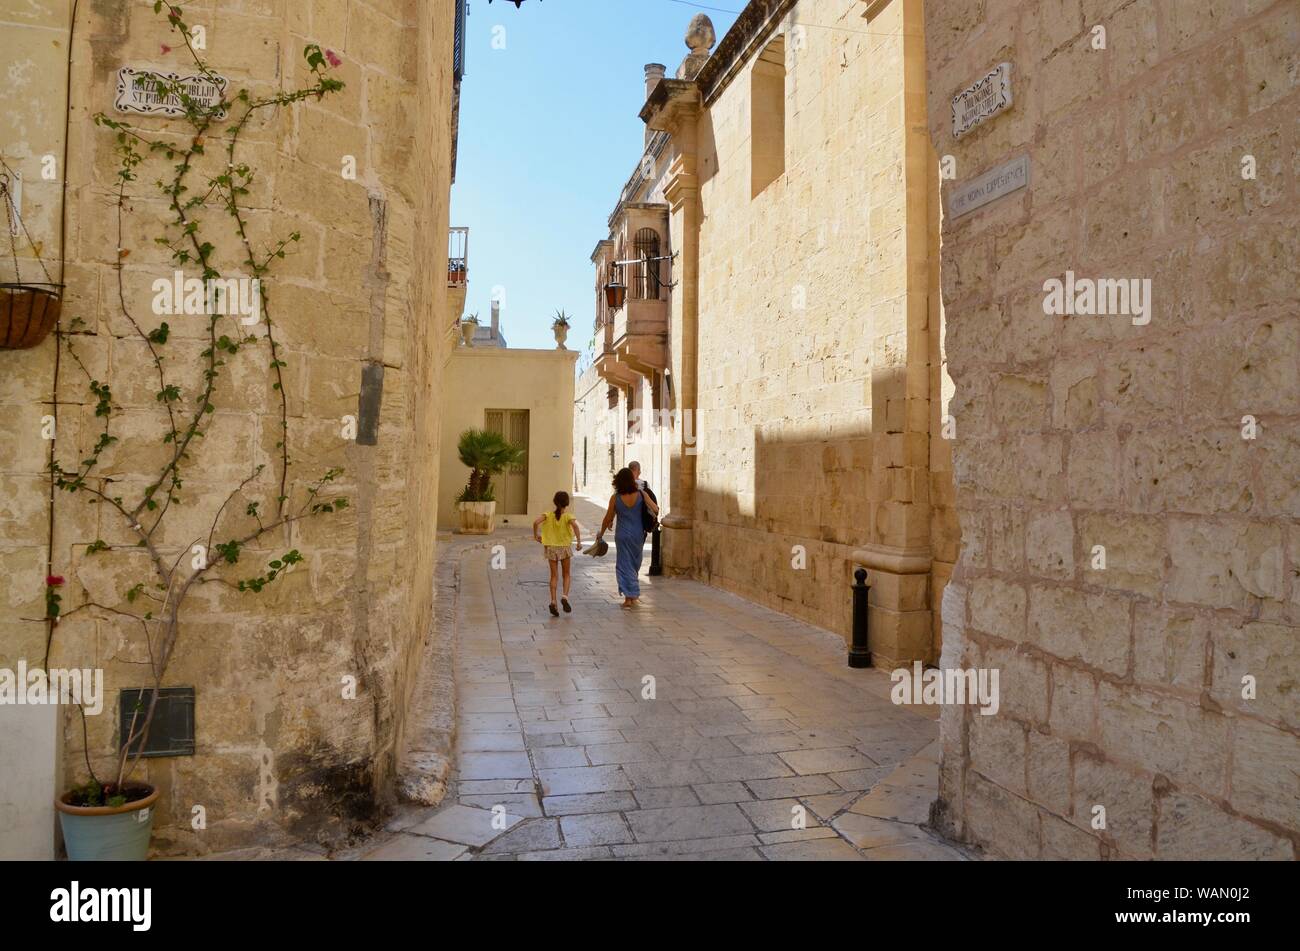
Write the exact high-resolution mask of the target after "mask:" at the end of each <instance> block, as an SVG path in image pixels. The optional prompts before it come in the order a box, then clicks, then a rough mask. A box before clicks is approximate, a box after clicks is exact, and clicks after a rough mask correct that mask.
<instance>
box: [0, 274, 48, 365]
mask: <svg viewBox="0 0 1300 951" xmlns="http://www.w3.org/2000/svg"><path fill="white" fill-rule="evenodd" d="M62 309H63V285H62V284H41V283H28V282H24V283H5V284H0V350H29V349H31V348H32V347H35V346H37V345H38V344H39V343H40V342H41V341H42V340H44V339H45V338H46V337H48V336H49V334H50V331H51V330H53V329H54V326H55V325H56V324H57V323H58V322H59V313H60V311H62Z"/></svg>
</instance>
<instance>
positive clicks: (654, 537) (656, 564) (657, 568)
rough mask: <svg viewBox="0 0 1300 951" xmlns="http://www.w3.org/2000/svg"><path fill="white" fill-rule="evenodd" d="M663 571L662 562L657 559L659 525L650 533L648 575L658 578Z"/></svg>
mask: <svg viewBox="0 0 1300 951" xmlns="http://www.w3.org/2000/svg"><path fill="white" fill-rule="evenodd" d="M663 573H664V566H663V563H662V562H660V560H659V526H658V525H656V526H655V530H654V531H653V532H651V533H650V577H652V578H658V577H659V576H660V575H662V574H663Z"/></svg>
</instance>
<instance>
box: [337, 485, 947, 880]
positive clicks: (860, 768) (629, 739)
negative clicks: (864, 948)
mask: <svg viewBox="0 0 1300 951" xmlns="http://www.w3.org/2000/svg"><path fill="white" fill-rule="evenodd" d="M575 505H576V508H577V509H578V515H579V518H580V519H581V518H584V517H586V518H587V519H588V520H590V519H591V516H592V515H593V512H592V511H587V508H584V507H590V503H589V502H588V500H586V499H584V498H582V497H581V496H579V497H578V498H577V499H576V500H575ZM601 508H603V506H601ZM584 513H585V514H584ZM594 514H595V516H596V518H597V519H598V518H599V514H600V510H599V509H596V510H595V512H594ZM498 534H499V536H500V543H501V544H504V545H505V546H506V548H507V553H508V554H507V559H506V565H507V567H506V568H505V569H501V570H497V569H493V568H491V567H490V553H489V551H488V550H487V549H486V548H478V549H473V550H467V551H465V552H463V553H462V554H461V555H460V559H461V560H460V580H461V589H460V591H459V594H458V600H457V638H458V641H459V653H458V661H457V663H456V666H455V671H456V678H457V693H458V703H459V706H458V709H457V723H456V732H455V734H454V735H455V743H454V749H455V760H454V766H453V769H454V772H453V777H454V778H453V780H452V782H451V783H450V784H449V792H448V799H447V800H446V802H445V804H444V806H442V807H440V808H438V809H437V810H436V811H434V810H429V809H427V808H423V809H414V808H404V809H403V810H401V811H400V812H399V813H397V814H396V815H395V816H394V817H393V819H392V821H391V822H390V823H389V826H390V831H389V832H388V833H386V834H385V835H384V836H382V837H380V838H378V839H376V840H375V843H374V845H373V847H371V848H369V850H368V851H367V850H366V848H365V847H362V848H361V849H360V850H353V851H359V852H360V854H364V855H365V857H367V858H370V859H372V860H373V859H383V858H413V859H420V858H427V859H429V860H435V859H441V860H451V861H466V860H476V861H515V860H518V861H550V860H560V861H565V860H610V859H614V860H622V861H656V860H658V861H818V860H827V861H837V860H860V859H862V858H863V857H864V856H867V857H869V858H872V859H874V860H893V859H896V860H903V861H906V860H916V859H927V860H930V859H933V860H947V859H952V858H954V857H955V858H958V859H961V858H966V857H968V856H966V855H965V853H963V852H962V851H961V850H960V849H956V848H953V847H952V846H950V845H948V844H947V843H945V842H943V841H942V840H941V839H939V838H938V837H937V836H935V835H933V834H932V833H930V832H929V831H928V830H926V829H925V828H924V827H923V823H924V822H926V821H927V820H928V812H929V803H930V801H932V800H933V798H934V792H935V789H936V787H937V764H938V759H939V750H938V746H937V743H936V740H937V736H938V724H937V722H936V721H935V719H934V714H935V711H933V710H929V709H924V710H921V709H916V710H914V709H910V708H903V707H896V706H894V705H893V704H892V703H891V702H890V701H889V687H890V683H889V678H888V674H887V672H885V671H880V670H874V669H868V670H851V669H849V668H848V667H847V666H846V665H845V663H844V642H843V640H842V638H840V637H839V636H838V635H834V634H831V633H829V632H827V631H824V630H821V629H819V628H816V627H814V626H812V625H809V624H806V623H804V622H802V621H798V620H795V619H793V618H790V617H787V616H784V615H781V614H778V613H776V612H774V611H770V610H768V609H766V608H762V607H759V606H757V605H754V604H750V603H748V602H746V601H744V600H742V599H740V598H737V597H735V596H734V595H730V594H727V593H725V592H722V591H720V590H717V589H715V588H711V587H708V586H706V585H703V584H700V583H698V582H695V581H692V580H688V579H683V578H667V577H661V578H646V579H644V580H643V582H642V591H643V604H642V606H641V607H640V609H639V610H638V611H636V612H624V611H621V610H619V608H618V598H617V595H616V593H615V591H616V586H615V584H614V579H613V562H612V560H609V559H604V560H598V559H579V560H578V561H577V562H575V565H574V584H573V591H572V593H571V596H570V600H571V601H572V602H573V604H574V608H575V610H574V613H573V614H569V615H562V616H561V617H559V618H551V617H550V616H549V614H547V613H546V610H545V603H544V598H545V594H544V592H545V587H544V586H545V580H546V575H547V568H546V565H545V562H544V561H542V560H541V559H540V558H538V557H536V551H535V548H534V546H533V545H532V544H531V542H530V540H529V539H527V538H526V537H525V536H526V534H527V533H526V529H525V530H518V529H515V528H514V527H513V526H509V527H503V528H502V529H501V530H499V533H498ZM494 541H495V540H494ZM539 592H540V594H539ZM646 675H653V676H654V677H655V696H654V698H653V699H649V698H646V697H645V696H644V695H643V687H644V682H643V678H644V677H645V676H646ZM900 767H901V768H900ZM494 806H502V807H504V809H505V813H506V815H507V816H508V822H507V823H506V828H500V826H501V825H502V823H501V821H500V820H499V819H498V822H497V823H496V825H497V826H498V828H493V823H492V818H493V815H494V814H493V811H492V809H493V807H494ZM796 808H797V809H800V810H803V817H804V819H805V820H806V826H805V827H804V828H794V827H793V826H794V819H795V814H794V810H795V809H796Z"/></svg>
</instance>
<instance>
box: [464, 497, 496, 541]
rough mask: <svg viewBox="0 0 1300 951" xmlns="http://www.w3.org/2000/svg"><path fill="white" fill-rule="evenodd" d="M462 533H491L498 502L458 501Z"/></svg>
mask: <svg viewBox="0 0 1300 951" xmlns="http://www.w3.org/2000/svg"><path fill="white" fill-rule="evenodd" d="M456 504H457V505H458V506H459V507H460V533H461V534H462V535H491V534H492V529H493V528H494V527H495V526H494V521H495V516H496V511H497V504H496V503H495V502H458V503H456Z"/></svg>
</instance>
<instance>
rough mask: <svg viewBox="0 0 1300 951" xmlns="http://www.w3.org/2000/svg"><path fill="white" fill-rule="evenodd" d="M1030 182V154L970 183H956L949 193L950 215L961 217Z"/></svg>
mask: <svg viewBox="0 0 1300 951" xmlns="http://www.w3.org/2000/svg"><path fill="white" fill-rule="evenodd" d="M1028 184H1029V156H1028V155H1022V156H1020V158H1014V159H1012V160H1011V161H1010V162H1004V163H1003V164H1001V165H998V166H996V167H994V168H991V169H989V170H988V171H987V172H985V173H984V174H983V175H980V176H978V177H977V178H972V179H971V180H970V181H969V182H965V183H963V184H961V185H954V186H953V189H952V191H951V192H950V193H949V195H948V217H950V218H960V217H961V216H962V215H964V214H968V213H969V212H972V211H974V210H975V209H976V208H981V207H983V206H984V205H987V204H988V203H989V202H991V201H994V200H995V199H998V198H1001V197H1002V196H1003V195H1009V194H1011V192H1014V191H1018V190H1019V189H1021V188H1024V187H1025V186H1026V185H1028Z"/></svg>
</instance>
